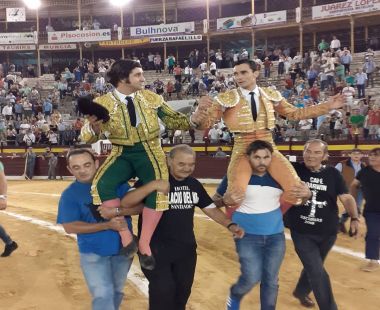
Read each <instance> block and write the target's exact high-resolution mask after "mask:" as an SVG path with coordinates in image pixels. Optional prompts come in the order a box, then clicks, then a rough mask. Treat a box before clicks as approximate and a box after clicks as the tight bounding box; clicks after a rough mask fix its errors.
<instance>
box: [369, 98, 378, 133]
mask: <svg viewBox="0 0 380 310" xmlns="http://www.w3.org/2000/svg"><path fill="white" fill-rule="evenodd" d="M368 127H369V137H370V139H376V134H377V130H378V129H379V127H380V106H379V104H375V105H373V107H372V108H371V109H370V110H369V111H368Z"/></svg>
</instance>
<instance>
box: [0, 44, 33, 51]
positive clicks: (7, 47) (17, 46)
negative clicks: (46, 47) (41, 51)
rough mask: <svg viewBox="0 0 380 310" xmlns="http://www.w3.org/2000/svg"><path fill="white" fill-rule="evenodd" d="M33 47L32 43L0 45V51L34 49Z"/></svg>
mask: <svg viewBox="0 0 380 310" xmlns="http://www.w3.org/2000/svg"><path fill="white" fill-rule="evenodd" d="M35 49H36V46H35V45H34V44H11V45H0V51H34V50H35Z"/></svg>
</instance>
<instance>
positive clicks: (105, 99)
mask: <svg viewBox="0 0 380 310" xmlns="http://www.w3.org/2000/svg"><path fill="white" fill-rule="evenodd" d="M94 101H95V102H96V103H97V104H100V105H101V106H103V107H105V108H106V109H107V110H108V111H109V112H112V111H114V109H115V107H116V105H117V101H116V99H115V97H114V96H113V94H112V93H108V94H106V95H103V96H100V97H97V98H95V99H94Z"/></svg>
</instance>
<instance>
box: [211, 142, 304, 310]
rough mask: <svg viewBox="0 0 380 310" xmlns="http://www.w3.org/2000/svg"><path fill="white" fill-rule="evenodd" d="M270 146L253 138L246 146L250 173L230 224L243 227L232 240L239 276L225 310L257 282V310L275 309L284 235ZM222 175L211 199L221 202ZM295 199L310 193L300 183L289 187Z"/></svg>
mask: <svg viewBox="0 0 380 310" xmlns="http://www.w3.org/2000/svg"><path fill="white" fill-rule="evenodd" d="M272 153H273V147H272V145H271V144H270V143H269V142H266V141H262V140H256V141H254V142H252V143H251V144H250V145H249V146H248V148H247V156H248V158H249V162H250V164H251V167H252V171H253V173H252V176H251V179H250V180H249V185H248V187H247V191H246V193H245V198H243V197H236V198H237V200H240V201H241V203H239V205H240V207H239V208H237V209H236V211H235V212H234V213H233V215H232V223H234V224H237V225H239V227H242V228H243V229H244V230H245V232H246V233H245V235H244V237H243V238H241V239H235V243H236V250H237V253H238V255H239V262H240V269H241V275H240V277H239V279H238V281H237V282H236V283H235V284H234V285H232V286H231V289H230V294H229V297H228V299H227V310H238V309H240V302H241V300H242V298H243V297H244V296H245V295H246V294H247V293H248V292H249V291H250V290H251V289H252V288H253V287H254V286H255V285H256V284H258V283H259V282H260V302H261V309H275V308H276V302H277V294H278V273H279V270H280V266H281V263H282V260H283V258H284V254H285V236H284V223H283V220H282V212H281V209H280V196H281V194H282V189H281V188H280V185H279V184H278V183H277V182H276V181H275V180H274V179H273V178H272V177H271V176H270V174H269V173H268V172H267V169H268V167H269V165H270V163H271V160H272ZM227 182H228V181H227V177H224V179H223V181H222V183H221V184H220V185H219V187H218V189H217V191H216V194H215V195H214V197H213V199H214V202H215V204H216V205H217V206H222V205H224V201H223V198H222V197H223V195H224V194H225V192H226V190H227ZM292 190H293V191H294V194H295V196H296V197H297V198H301V199H307V198H308V197H311V192H310V190H309V189H308V187H307V186H306V185H305V184H304V183H302V184H301V183H300V184H299V185H297V186H296V187H295V188H293V189H292Z"/></svg>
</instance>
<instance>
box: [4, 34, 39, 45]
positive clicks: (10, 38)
mask: <svg viewBox="0 0 380 310" xmlns="http://www.w3.org/2000/svg"><path fill="white" fill-rule="evenodd" d="M34 43H35V38H34V35H33V32H6V33H0V44H34Z"/></svg>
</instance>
